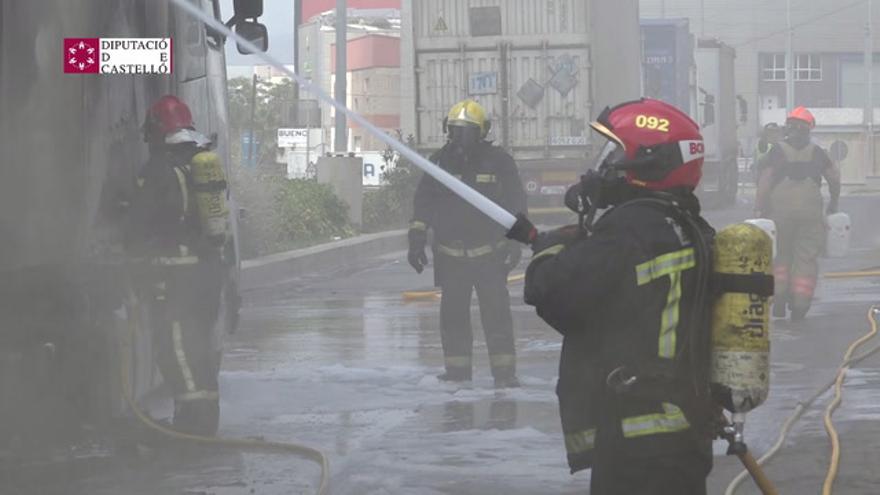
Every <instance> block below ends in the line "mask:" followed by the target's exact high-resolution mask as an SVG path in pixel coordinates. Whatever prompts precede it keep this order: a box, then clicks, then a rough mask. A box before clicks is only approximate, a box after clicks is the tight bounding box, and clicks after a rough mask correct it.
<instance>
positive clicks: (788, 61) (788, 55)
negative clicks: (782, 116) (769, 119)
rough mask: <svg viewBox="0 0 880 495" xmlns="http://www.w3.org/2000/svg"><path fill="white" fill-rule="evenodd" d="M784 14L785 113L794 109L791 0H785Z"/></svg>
mask: <svg viewBox="0 0 880 495" xmlns="http://www.w3.org/2000/svg"><path fill="white" fill-rule="evenodd" d="M785 16H786V23H787V25H788V31H787V32H788V35H787V36H786V48H785V108H786V109H787V112H786V113H790V112H791V111H792V110H794V48H793V40H792V38H793V37H794V30H793V29H792V27H791V0H786V3H785Z"/></svg>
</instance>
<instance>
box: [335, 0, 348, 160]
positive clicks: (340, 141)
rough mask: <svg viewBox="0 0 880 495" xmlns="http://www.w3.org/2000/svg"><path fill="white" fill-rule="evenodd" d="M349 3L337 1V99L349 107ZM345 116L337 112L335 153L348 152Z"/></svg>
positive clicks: (341, 0)
mask: <svg viewBox="0 0 880 495" xmlns="http://www.w3.org/2000/svg"><path fill="white" fill-rule="evenodd" d="M347 3H348V2H346V0H336V94H335V98H336V101H338V102H339V103H340V104H341V105H347V103H348V102H347V101H346V95H345V91H346V81H347V79H348V63H347V62H346V55H347V54H346V52H347V48H348V11H347V9H348V5H346V4H347ZM346 130H347V129H346V121H345V114H344V113H342V112H340V111H338V110H337V111H336V135H335V139H334V141H335V142H336V146H335V148H336V149H335V150H334V151H343V152H344V151H348V136H347V133H346Z"/></svg>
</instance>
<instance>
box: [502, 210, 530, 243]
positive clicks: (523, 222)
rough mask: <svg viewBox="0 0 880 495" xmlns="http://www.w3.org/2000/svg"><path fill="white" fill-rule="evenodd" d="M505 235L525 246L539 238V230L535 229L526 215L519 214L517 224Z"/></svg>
mask: <svg viewBox="0 0 880 495" xmlns="http://www.w3.org/2000/svg"><path fill="white" fill-rule="evenodd" d="M505 235H506V236H507V238H508V239H513V240H514V241H519V242H521V243H523V244H531V243H533V242H534V241H535V238H536V237H538V229H536V228H535V226H534V225H533V224H532V222H530V221H529V219H528V218H526V216H525V215H524V214H522V213H517V215H516V223H514V224H513V227H511V228H510V230H509V231H508V232H507V234H505Z"/></svg>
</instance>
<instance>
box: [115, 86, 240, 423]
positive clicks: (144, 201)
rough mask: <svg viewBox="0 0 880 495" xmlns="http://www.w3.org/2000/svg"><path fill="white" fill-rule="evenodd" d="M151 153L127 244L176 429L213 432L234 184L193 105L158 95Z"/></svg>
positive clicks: (148, 136) (149, 130) (147, 133)
mask: <svg viewBox="0 0 880 495" xmlns="http://www.w3.org/2000/svg"><path fill="white" fill-rule="evenodd" d="M143 133H144V141H146V142H147V144H148V146H149V151H150V155H149V160H148V162H147V163H146V164H145V165H144V166H143V168H142V169H141V171H140V173H139V175H138V177H137V185H136V187H135V194H134V197H133V198H132V201H131V210H130V218H129V220H130V221H129V228H128V232H127V234H128V235H127V239H126V247H127V252H128V254H129V256H130V257H131V258H132V259H133V261H134V263H133V264H134V266H139V267H142V268H143V269H142V270H140V271H139V273H138V275H139V277H138V278H137V282H138V283H139V288H138V289H139V291H138V292H139V299H140V300H141V301H142V302H143V303H144V304H145V305H146V306H147V307H148V309H149V315H150V318H149V321H150V324H151V327H152V328H153V331H154V342H155V346H156V349H157V352H156V359H157V365H158V367H159V370H160V371H161V373H162V377H163V378H164V380H165V381H166V382H167V383H168V384H170V387H171V389H172V392H173V394H174V418H173V424H174V428H175V429H176V430H178V431H181V432H184V433H190V434H199V435H213V434H214V433H216V431H217V426H218V421H219V414H220V409H219V408H220V406H219V394H218V383H217V377H218V374H219V367H220V363H219V347H218V344H217V342H216V340H217V339H216V337H215V333H214V327H215V324H216V323H217V320H218V315H219V311H220V306H221V305H220V301H221V294H222V292H223V290H224V289H223V287H224V282H225V281H226V280H227V276H226V274H227V272H228V268H227V264H226V263H224V261H223V258H224V250H225V248H227V247H228V245H227V241H228V235H227V230H226V222H227V218H226V215H227V213H228V211H227V210H226V182H225V178H224V174H223V169H222V166H221V164H220V161H219V158H218V156H217V155H216V154H215V153H214V152H212V151H211V147H212V143H211V141H210V140H209V139H208V138H207V137H205V136H204V135H202V134H201V133H199V132H197V131H196V130H195V127H194V124H193V119H192V114H191V112H190V110H189V107H187V105H186V104H185V103H184V102H182V101H181V100H180V99H179V98H177V97H175V96H171V95H166V96H162V97H161V98H159V99H158V100H157V101H156V102H155V103H154V104H153V105H152V106H151V107H150V108H149V109H148V111H147V116H146V119H145V122H144V125H143Z"/></svg>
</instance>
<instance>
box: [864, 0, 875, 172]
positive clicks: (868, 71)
mask: <svg viewBox="0 0 880 495" xmlns="http://www.w3.org/2000/svg"><path fill="white" fill-rule="evenodd" d="M872 4H873V0H868V22H867V23H866V25H865V85H866V87H865V144H866V149H865V151H866V152H867V153H866V154H867V157H866V158H867V159H866V160H865V161H866V162H868V163H867V166H866V167H865V175H873V173H874V160H875V156H874V155H875V153H876V152H875V149H874V22H873V18H872V16H873V14H874V12H873V10H874V9H873V8H872V7H873V5H872Z"/></svg>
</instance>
